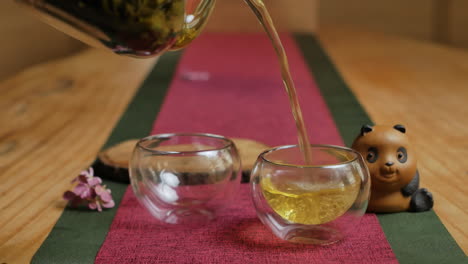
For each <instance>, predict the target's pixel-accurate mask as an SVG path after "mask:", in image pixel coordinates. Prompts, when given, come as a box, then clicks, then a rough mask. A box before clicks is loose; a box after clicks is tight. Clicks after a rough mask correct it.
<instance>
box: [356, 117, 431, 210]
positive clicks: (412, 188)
mask: <svg viewBox="0 0 468 264" xmlns="http://www.w3.org/2000/svg"><path fill="white" fill-rule="evenodd" d="M352 148H353V149H355V150H356V151H358V152H359V153H360V154H361V155H362V156H363V157H364V159H365V161H366V163H367V167H368V168H369V172H370V175H371V195H370V200H369V205H368V208H367V210H368V211H370V212H376V213H393V212H402V211H413V212H423V211H428V210H430V209H431V208H432V206H433V205H434V200H433V197H432V194H431V193H430V192H429V191H428V190H427V189H425V188H421V189H420V188H419V173H418V170H417V167H416V156H415V154H414V149H413V147H412V145H411V144H410V141H409V139H408V136H407V135H406V129H405V127H404V126H403V125H395V126H393V127H392V126H384V125H376V126H370V125H365V126H363V127H362V128H361V133H360V134H359V135H358V137H357V138H356V139H355V140H354V143H353V145H352Z"/></svg>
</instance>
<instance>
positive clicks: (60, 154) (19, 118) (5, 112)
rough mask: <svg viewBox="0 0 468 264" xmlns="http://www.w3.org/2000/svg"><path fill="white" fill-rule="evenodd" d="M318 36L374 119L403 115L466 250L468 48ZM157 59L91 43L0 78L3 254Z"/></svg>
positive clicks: (47, 224)
mask: <svg viewBox="0 0 468 264" xmlns="http://www.w3.org/2000/svg"><path fill="white" fill-rule="evenodd" d="M319 38H320V40H321V43H322V44H323V46H324V47H325V48H326V50H327V51H328V53H329V54H330V55H331V57H332V59H333V61H334V62H335V64H336V66H337V67H338V69H339V70H340V72H341V73H342V75H343V76H344V78H345V79H346V81H347V83H348V84H349V85H350V86H351V88H352V90H353V91H354V92H355V94H356V95H357V97H358V98H359V100H360V102H361V103H362V104H363V106H364V107H365V109H366V110H367V112H368V113H369V114H370V116H371V118H372V119H373V120H374V121H375V122H376V123H388V124H396V123H403V124H406V125H407V128H408V130H411V131H412V134H415V135H418V137H417V138H413V142H414V144H415V145H416V148H417V151H418V156H419V169H420V172H421V175H422V183H421V185H422V186H424V187H428V188H429V189H430V190H431V191H432V192H433V194H434V196H435V201H436V203H435V211H436V213H437V214H438V215H439V217H440V218H441V219H442V221H443V223H444V224H445V226H446V227H447V229H448V230H449V232H450V233H451V234H452V236H453V237H454V238H455V239H456V241H457V242H458V244H459V245H460V246H461V247H462V248H463V250H464V251H465V253H467V252H468V203H467V202H468V191H466V189H467V186H468V168H467V164H468V162H466V161H465V157H467V156H468V52H466V51H462V50H457V49H453V48H448V47H444V46H438V45H434V44H429V43H424V42H418V41H413V40H405V39H400V38H397V37H391V36H387V35H381V34H376V33H365V32H358V31H353V30H349V29H339V28H326V29H323V30H321V31H320V32H319ZM154 63H155V60H136V59H130V58H124V57H119V56H115V55H113V54H110V53H107V52H105V51H99V50H87V51H84V52H82V53H80V54H77V55H75V56H72V57H68V58H65V59H62V60H58V61H52V62H50V63H47V64H41V65H37V66H35V67H32V68H29V69H27V70H25V71H24V72H21V73H19V74H17V75H15V76H13V77H11V78H10V79H8V80H6V81H3V82H2V83H0V93H1V97H0V124H2V125H1V126H0V212H1V217H0V263H3V262H6V263H24V262H27V261H29V260H30V259H31V257H32V256H33V255H34V253H35V251H36V250H37V248H38V247H39V246H40V245H41V243H42V242H43V241H44V239H45V238H46V236H47V234H48V233H49V232H50V230H51V229H52V227H53V225H54V223H55V221H56V220H57V219H58V217H59V216H60V214H61V212H62V210H63V208H64V206H65V203H64V202H63V201H61V198H60V197H61V195H62V193H63V192H64V191H65V190H66V189H68V188H70V180H71V179H72V178H74V177H75V176H76V175H77V174H78V173H79V172H80V171H81V170H82V169H83V168H85V167H86V166H88V165H89V164H90V163H91V162H92V161H93V159H94V157H95V155H96V153H97V152H98V150H99V149H100V147H101V145H102V144H103V143H104V141H105V140H106V138H107V137H108V135H109V133H110V132H111V130H112V128H113V126H114V125H115V124H116V122H117V121H118V118H119V117H120V115H121V113H122V112H123V111H124V110H125V106H126V104H127V103H128V102H129V100H130V99H131V97H132V95H133V94H134V92H135V91H136V89H137V88H138V87H139V85H140V83H141V82H142V80H143V79H144V78H145V75H146V74H147V73H148V71H149V70H150V69H151V67H152V65H153V64H154Z"/></svg>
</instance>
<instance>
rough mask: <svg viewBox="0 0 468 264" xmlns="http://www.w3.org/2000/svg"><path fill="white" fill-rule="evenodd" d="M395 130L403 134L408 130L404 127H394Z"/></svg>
mask: <svg viewBox="0 0 468 264" xmlns="http://www.w3.org/2000/svg"><path fill="white" fill-rule="evenodd" d="M393 128H394V129H396V130H398V131H400V132H401V133H406V128H405V126H403V125H394V126H393Z"/></svg>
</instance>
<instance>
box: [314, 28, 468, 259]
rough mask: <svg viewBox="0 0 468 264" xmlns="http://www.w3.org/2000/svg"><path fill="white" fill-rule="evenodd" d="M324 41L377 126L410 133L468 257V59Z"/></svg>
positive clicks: (335, 36)
mask: <svg viewBox="0 0 468 264" xmlns="http://www.w3.org/2000/svg"><path fill="white" fill-rule="evenodd" d="M319 37H320V40H321V43H322V44H323V45H324V46H325V47H326V49H327V51H328V53H329V55H331V58H332V60H333V61H334V63H335V65H336V66H337V68H338V69H339V71H340V72H341V74H342V75H343V76H344V79H345V80H346V83H347V84H348V85H349V86H350V87H351V89H352V90H353V91H354V93H355V94H356V96H357V97H358V99H359V101H360V102H361V104H362V105H363V106H364V108H365V109H366V111H367V113H368V114H369V115H370V116H371V118H372V120H373V121H374V122H375V123H380V124H391V125H393V124H404V125H406V127H407V130H408V133H409V136H410V137H411V140H412V143H413V144H414V145H415V147H416V152H417V155H418V168H419V172H420V174H421V186H422V187H427V188H428V189H429V190H430V191H431V192H432V193H433V194H434V199H435V206H434V208H435V212H436V213H437V215H438V216H439V217H440V218H441V220H442V222H443V223H444V225H445V226H446V227H447V229H448V230H449V232H450V233H451V235H452V236H453V237H454V238H455V240H456V241H457V243H458V244H459V245H460V246H461V247H462V249H463V250H464V252H465V254H468V191H467V189H466V186H468V162H467V161H466V158H465V157H467V156H468V52H465V51H462V50H457V49H454V48H453V49H452V48H447V47H445V46H439V45H436V44H430V43H426V42H419V41H414V40H406V39H402V38H398V37H390V36H388V35H384V34H377V33H363V32H359V31H355V30H352V29H349V28H323V29H321V30H320V32H319Z"/></svg>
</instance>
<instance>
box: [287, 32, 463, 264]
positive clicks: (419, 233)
mask: <svg viewBox="0 0 468 264" xmlns="http://www.w3.org/2000/svg"><path fill="white" fill-rule="evenodd" d="M295 40H296V43H297V44H298V46H299V48H300V50H301V51H302V53H303V55H304V59H305V61H306V63H307V64H308V66H309V69H310V71H311V72H312V73H313V76H314V78H315V81H316V82H317V84H318V86H319V88H320V91H321V93H322V95H323V97H324V99H325V101H326V103H327V104H328V108H329V109H330V111H331V114H332V116H333V118H334V120H335V123H336V125H337V127H338V130H339V131H340V134H341V136H342V137H343V139H344V141H345V144H346V145H347V146H351V144H352V142H353V140H354V137H356V135H357V134H358V133H359V130H360V128H361V126H362V125H364V124H372V121H371V120H370V118H369V116H368V115H367V113H366V112H365V110H364V109H363V108H362V106H361V105H360V104H359V102H358V100H357V98H356V97H355V96H354V95H353V93H352V91H351V90H350V89H349V87H348V86H347V85H346V83H345V81H344V80H343V78H342V77H341V75H340V74H339V72H338V71H337V69H336V68H335V67H334V65H333V62H332V61H331V60H330V58H329V57H328V56H327V54H326V52H325V51H324V49H322V47H321V45H320V43H319V42H318V40H317V39H316V38H314V37H313V36H312V35H307V34H296V35H295ZM422 177H424V175H422ZM435 202H437V197H435ZM377 216H378V219H379V221H380V224H381V226H382V228H383V230H384V232H385V235H386V236H387V239H388V241H389V243H390V245H391V247H392V249H393V252H394V253H395V255H396V257H397V258H398V261H399V262H400V263H425V264H427V263H437V264H440V263H457V264H458V263H467V260H468V258H467V256H465V254H464V253H463V251H462V250H461V248H460V247H459V246H458V245H457V244H456V242H455V240H454V239H453V238H452V237H451V236H450V234H449V233H448V231H447V230H446V228H445V226H444V225H443V224H442V222H441V221H440V220H439V218H438V217H437V215H436V214H435V213H434V211H429V212H424V213H406V212H405V213H398V214H379V215H377Z"/></svg>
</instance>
